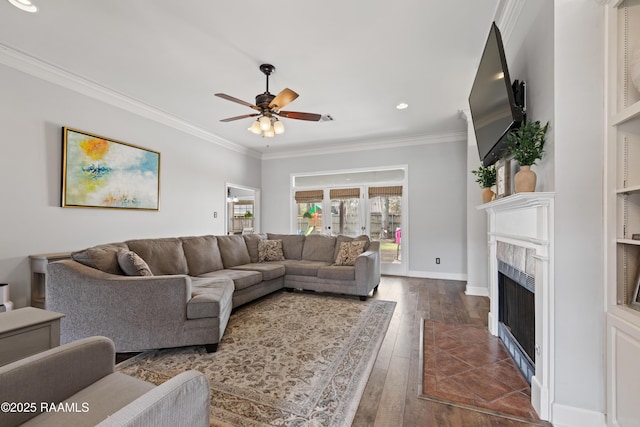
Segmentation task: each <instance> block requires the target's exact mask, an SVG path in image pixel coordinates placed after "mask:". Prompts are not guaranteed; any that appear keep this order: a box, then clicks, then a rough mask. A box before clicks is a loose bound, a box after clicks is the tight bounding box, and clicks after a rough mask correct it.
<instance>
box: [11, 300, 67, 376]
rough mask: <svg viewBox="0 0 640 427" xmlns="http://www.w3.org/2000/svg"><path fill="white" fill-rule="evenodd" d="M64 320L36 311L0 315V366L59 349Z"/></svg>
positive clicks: (43, 311)
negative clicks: (51, 349) (61, 321)
mask: <svg viewBox="0 0 640 427" xmlns="http://www.w3.org/2000/svg"><path fill="white" fill-rule="evenodd" d="M63 317H64V314H62V313H56V312H54V311H47V310H41V309H39V308H34V307H25V308H19V309H17V310H13V311H8V312H6V313H0V366H2V365H6V364H7V363H11V362H14V361H16V360H19V359H22V358H24V357H27V356H30V355H32V354H35V353H39V352H41V351H45V350H49V349H50V348H53V347H57V346H59V345H60V319H61V318H63Z"/></svg>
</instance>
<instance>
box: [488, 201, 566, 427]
mask: <svg viewBox="0 0 640 427" xmlns="http://www.w3.org/2000/svg"><path fill="white" fill-rule="evenodd" d="M553 199H554V194H553V193H518V194H515V195H512V196H509V197H505V198H502V199H497V200H495V201H492V202H490V203H486V204H484V205H481V206H480V207H479V209H482V210H485V211H486V212H487V235H488V261H489V272H488V273H489V274H488V279H489V298H490V312H489V319H488V325H489V331H490V332H491V333H492V334H493V335H496V336H499V337H500V338H501V339H502V340H503V342H505V345H506V347H507V349H508V350H509V353H511V355H512V357H513V359H514V361H515V362H516V364H517V365H518V366H519V367H520V370H521V371H522V372H523V374H524V376H525V377H526V378H527V380H528V381H529V382H530V384H531V404H532V405H533V407H534V408H535V410H536V412H537V413H538V415H539V416H540V418H541V419H543V420H548V419H549V417H550V415H551V407H552V404H553V401H554V390H555V389H554V375H553V372H554V353H555V350H554V342H555V321H554V319H555V317H554V311H555V308H554V301H555V297H554V294H555V292H554V286H553V261H554V258H553Z"/></svg>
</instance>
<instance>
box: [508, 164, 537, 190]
mask: <svg viewBox="0 0 640 427" xmlns="http://www.w3.org/2000/svg"><path fill="white" fill-rule="evenodd" d="M513 180H514V187H515V188H514V189H515V192H516V193H531V192H534V191H536V180H537V176H536V173H535V172H534V171H532V170H531V166H520V170H519V171H518V173H516V175H515V176H514V177H513Z"/></svg>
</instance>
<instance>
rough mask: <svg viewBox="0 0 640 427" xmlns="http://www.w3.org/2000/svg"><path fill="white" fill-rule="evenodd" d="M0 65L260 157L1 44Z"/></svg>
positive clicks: (240, 151) (196, 127)
mask: <svg viewBox="0 0 640 427" xmlns="http://www.w3.org/2000/svg"><path fill="white" fill-rule="evenodd" d="M0 64H4V65H6V66H8V67H11V68H14V69H16V70H18V71H22V72H24V73H26V74H29V75H32V76H34V77H37V78H39V79H42V80H45V81H48V82H50V83H53V84H55V85H58V86H62V87H64V88H66V89H69V90H72V91H74V92H78V93H80V94H82V95H85V96H88V97H91V98H94V99H97V100H98V101H102V102H104V103H106V104H109V105H113V106H115V107H118V108H120V109H123V110H125V111H128V112H130V113H132V114H136V115H138V116H141V117H144V118H147V119H150V120H153V121H155V122H158V123H161V124H163V125H165V126H169V127H171V128H174V129H177V130H179V131H181V132H184V133H187V134H190V135H193V136H195V137H197V138H199V139H202V140H204V141H207V142H211V143H213V144H216V145H218V146H220V147H223V148H226V149H227V150H231V151H235V152H237V153H240V154H244V155H247V156H250V157H254V158H257V159H260V158H261V154H260V153H259V152H258V151H255V150H251V149H249V148H247V147H243V146H241V145H239V144H235V143H233V142H231V141H228V140H226V139H223V138H220V137H219V136H217V135H215V134H213V133H211V132H209V131H207V130H204V129H202V128H200V127H198V126H195V125H193V124H191V123H189V122H186V121H184V120H182V119H180V118H178V117H176V116H174V115H172V114H169V113H167V112H165V111H162V110H160V109H158V108H156V107H154V106H152V105H149V104H146V103H144V102H141V101H139V100H136V99H134V98H131V97H129V96H126V95H124V94H122V93H120V92H117V91H115V90H113V89H110V88H108V87H105V86H103V85H101V84H99V83H96V82H94V81H91V80H89V79H87V78H85V77H82V76H79V75H77V74H74V73H71V72H69V71H67V70H64V69H62V68H60V67H58V66H56V65H53V64H49V63H47V62H44V61H42V60H41V59H38V58H35V57H33V56H31V55H28V54H26V53H24V52H21V51H18V50H16V49H13V48H11V47H9V46H7V45H4V44H2V43H0Z"/></svg>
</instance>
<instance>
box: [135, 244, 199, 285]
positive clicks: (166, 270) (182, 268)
mask: <svg viewBox="0 0 640 427" xmlns="http://www.w3.org/2000/svg"><path fill="white" fill-rule="evenodd" d="M126 243H127V246H129V249H131V250H132V251H134V252H135V253H137V254H138V255H140V256H141V257H142V259H143V260H145V261H146V262H147V264H149V268H150V269H151V272H152V273H153V274H154V275H156V276H161V275H165V274H188V273H189V267H188V266H187V259H186V258H185V257H184V251H183V250H182V241H181V240H180V239H178V238H175V237H167V238H161V239H139V240H127V242H126Z"/></svg>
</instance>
